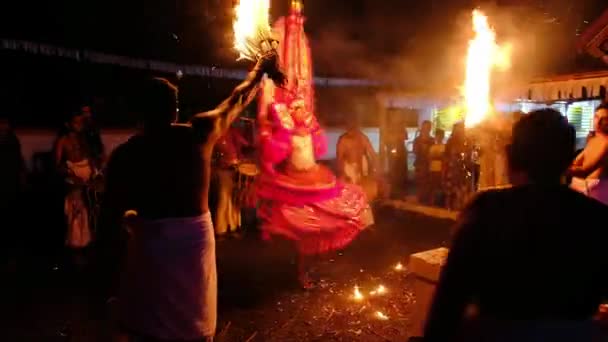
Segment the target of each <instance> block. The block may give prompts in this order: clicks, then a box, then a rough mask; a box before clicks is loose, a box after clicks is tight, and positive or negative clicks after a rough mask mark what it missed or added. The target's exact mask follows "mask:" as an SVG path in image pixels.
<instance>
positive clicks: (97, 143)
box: [80, 106, 106, 169]
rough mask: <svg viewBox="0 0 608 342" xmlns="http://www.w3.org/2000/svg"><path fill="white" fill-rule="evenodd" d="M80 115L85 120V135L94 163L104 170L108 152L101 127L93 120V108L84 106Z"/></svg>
mask: <svg viewBox="0 0 608 342" xmlns="http://www.w3.org/2000/svg"><path fill="white" fill-rule="evenodd" d="M80 113H81V115H82V116H83V118H84V125H85V127H84V132H83V134H84V136H85V137H86V140H87V144H88V145H89V148H90V150H91V158H92V162H93V163H94V164H95V167H96V168H97V169H101V168H103V164H104V163H105V159H106V154H105V153H106V151H105V146H104V144H103V140H102V138H101V132H100V131H99V127H98V126H97V123H96V122H95V119H94V118H93V113H92V111H91V107H89V106H82V107H81V108H80Z"/></svg>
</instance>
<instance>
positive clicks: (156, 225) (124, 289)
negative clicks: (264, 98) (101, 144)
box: [105, 55, 276, 341]
mask: <svg viewBox="0 0 608 342" xmlns="http://www.w3.org/2000/svg"><path fill="white" fill-rule="evenodd" d="M275 65H276V57H275V56H274V55H271V56H267V57H263V58H262V59H261V60H260V61H259V62H258V64H257V65H256V67H255V69H254V71H252V72H251V73H250V74H249V75H248V76H247V79H246V80H245V81H244V82H243V83H242V84H241V85H239V86H238V87H237V88H236V89H235V90H234V91H233V93H232V95H231V96H230V97H229V98H228V99H227V100H226V101H224V102H223V103H222V104H221V105H220V106H219V107H218V108H216V109H215V110H213V111H211V112H207V113H201V114H197V115H196V116H195V117H194V118H193V121H192V125H179V124H174V122H175V121H176V119H177V116H176V113H177V106H176V103H177V89H176V88H175V87H174V86H173V85H171V84H170V83H169V82H168V81H166V80H163V79H154V80H153V81H151V82H150V84H149V85H148V87H147V88H146V89H145V92H144V93H143V94H142V103H141V105H140V108H141V109H142V114H143V117H142V123H143V131H142V132H141V133H139V134H137V135H135V136H134V137H132V138H131V139H130V140H129V141H128V142H127V143H125V144H123V145H121V146H119V147H118V148H117V149H116V150H115V152H114V153H113V154H112V156H111V158H110V161H109V163H108V168H107V173H106V177H107V184H106V198H105V203H106V204H107V205H108V207H107V208H106V211H105V213H106V215H107V216H106V217H110V219H109V220H110V222H111V221H114V222H117V221H120V218H121V217H123V216H128V217H127V218H126V220H125V221H124V222H125V223H126V225H127V227H128V230H129V232H130V240H129V243H128V251H127V261H126V265H125V268H124V272H123V274H122V279H121V281H120V283H121V285H120V290H119V298H118V302H119V321H120V322H119V323H120V325H121V328H122V329H121V333H120V334H118V337H117V340H118V341H129V340H131V339H132V338H143V339H151V340H154V341H174V340H178V341H211V340H212V339H213V336H214V334H215V329H216V315H217V313H216V310H217V276H216V263H215V240H214V234H213V224H212V222H211V215H210V213H209V203H208V202H209V201H208V193H209V182H210V173H211V170H210V169H211V155H212V150H213V147H214V145H215V142H216V141H217V140H218V139H219V137H221V136H222V135H224V134H225V133H226V131H227V130H228V128H229V127H230V124H231V122H232V121H233V120H234V119H236V117H237V116H238V114H239V113H240V112H241V111H242V110H243V109H244V108H245V106H247V104H249V103H250V102H251V100H253V98H254V97H255V95H256V89H257V84H258V83H259V81H260V80H261V78H262V76H263V74H264V73H265V72H272V73H273V70H275V69H274V67H275ZM273 74H274V73H273ZM125 213H128V215H125ZM112 218H113V219H112Z"/></svg>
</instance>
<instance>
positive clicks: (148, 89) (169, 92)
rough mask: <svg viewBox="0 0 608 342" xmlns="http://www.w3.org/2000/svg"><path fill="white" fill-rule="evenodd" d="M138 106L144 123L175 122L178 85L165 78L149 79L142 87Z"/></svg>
mask: <svg viewBox="0 0 608 342" xmlns="http://www.w3.org/2000/svg"><path fill="white" fill-rule="evenodd" d="M138 107H139V108H138V111H139V112H140V114H141V117H140V120H141V121H142V122H143V123H144V124H148V125H167V124H171V123H173V122H174V121H175V119H176V113H177V87H176V86H174V85H173V84H172V83H171V82H169V81H168V80H166V79H164V78H153V79H151V80H149V81H148V82H146V84H145V85H144V87H143V89H142V92H141V94H140V98H139V105H138Z"/></svg>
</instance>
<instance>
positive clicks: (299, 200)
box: [258, 165, 373, 255]
mask: <svg viewBox="0 0 608 342" xmlns="http://www.w3.org/2000/svg"><path fill="white" fill-rule="evenodd" d="M258 199H259V200H260V203H259V204H260V206H259V209H258V215H259V216H260V218H261V219H262V220H263V224H262V230H263V232H264V235H265V236H267V237H268V236H271V235H274V236H281V237H284V238H287V239H289V240H293V241H294V242H295V243H296V245H297V247H298V250H299V252H300V253H301V254H305V255H314V254H320V253H324V252H328V251H332V250H337V249H341V248H343V247H345V246H346V245H348V244H349V243H350V242H351V241H352V240H353V239H354V238H355V237H356V236H357V235H358V234H359V233H360V232H361V231H362V230H363V229H364V228H365V227H367V226H369V225H370V224H372V223H373V218H372V215H371V210H370V208H369V205H368V203H367V199H366V196H365V193H364V192H363V190H362V189H361V188H359V187H358V186H356V185H352V184H342V183H340V182H338V181H337V180H336V177H335V176H334V175H333V174H332V173H331V171H330V170H329V169H327V168H325V167H323V166H321V165H317V166H316V167H315V168H313V169H311V170H307V171H295V170H289V169H287V170H285V172H281V173H279V174H274V175H268V174H262V175H261V176H260V178H259V181H258Z"/></svg>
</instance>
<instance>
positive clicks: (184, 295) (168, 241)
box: [119, 213, 217, 340]
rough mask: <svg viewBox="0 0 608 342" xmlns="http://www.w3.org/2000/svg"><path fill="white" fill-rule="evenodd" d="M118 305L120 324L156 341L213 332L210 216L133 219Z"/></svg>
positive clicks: (214, 282)
mask: <svg viewBox="0 0 608 342" xmlns="http://www.w3.org/2000/svg"><path fill="white" fill-rule="evenodd" d="M119 303H120V304H119V306H120V320H121V323H122V324H123V326H124V327H125V328H126V329H127V330H130V331H132V332H134V333H136V334H141V335H143V336H147V337H152V338H155V339H161V340H197V339H202V338H204V337H210V336H213V335H214V334H215V329H216V324H217V274H216V264H215V238H214V235H213V223H212V222H211V214H210V213H205V214H203V215H201V216H199V217H191V218H170V219H162V220H154V221H140V222H138V223H137V224H136V226H134V227H133V235H132V238H131V241H130V243H129V252H128V259H127V265H126V268H125V272H124V274H123V277H122V279H121V291H120V297H119Z"/></svg>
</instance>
